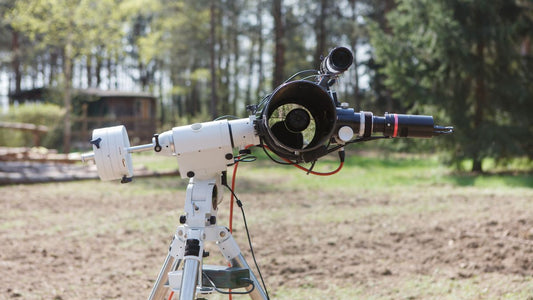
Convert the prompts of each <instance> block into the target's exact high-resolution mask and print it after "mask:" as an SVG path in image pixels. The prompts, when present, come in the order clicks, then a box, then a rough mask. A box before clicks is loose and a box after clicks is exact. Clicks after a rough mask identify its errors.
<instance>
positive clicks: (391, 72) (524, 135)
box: [370, 0, 533, 169]
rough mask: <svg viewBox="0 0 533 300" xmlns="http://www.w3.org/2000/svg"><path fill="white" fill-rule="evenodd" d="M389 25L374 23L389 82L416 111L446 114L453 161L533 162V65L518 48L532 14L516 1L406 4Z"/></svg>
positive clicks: (532, 26) (532, 24) (407, 0)
mask: <svg viewBox="0 0 533 300" xmlns="http://www.w3.org/2000/svg"><path fill="white" fill-rule="evenodd" d="M387 20H388V26H389V27H390V30H391V32H390V33H386V32H385V31H384V30H383V29H381V28H380V27H379V26H378V24H376V23H374V24H372V25H371V26H370V28H371V30H370V32H371V37H372V43H373V45H374V47H375V51H376V57H377V60H378V62H379V63H380V64H382V65H383V68H382V70H381V72H382V74H384V75H385V76H386V80H385V83H386V85H387V87H388V88H389V89H390V90H391V91H392V93H393V95H394V96H395V97H396V98H399V99H402V101H404V103H407V104H408V105H409V106H410V107H411V112H414V113H419V112H420V111H424V110H425V109H426V106H427V105H431V107H432V108H433V109H435V108H436V109H439V110H440V113H441V114H445V118H443V119H440V120H439V121H440V122H447V121H449V122H450V123H451V124H452V125H454V126H455V128H456V130H455V133H454V135H452V136H451V137H447V138H443V139H441V140H442V141H443V142H446V143H445V146H446V147H447V149H448V150H449V151H450V153H451V156H452V157H453V160H454V161H461V160H463V159H465V158H471V159H473V160H474V161H478V162H481V160H482V159H483V158H487V157H493V158H496V159H504V158H506V157H512V156H523V155H526V156H529V157H533V144H532V142H531V139H530V137H531V135H532V134H533V123H532V121H531V118H530V117H529V112H530V111H532V110H533V102H532V101H531V99H532V98H533V88H532V87H531V85H530V84H528V82H531V75H530V73H531V72H528V70H531V68H532V67H533V66H532V64H531V63H532V61H531V59H528V58H527V57H525V56H522V55H520V53H519V51H518V49H519V46H520V43H521V42H522V39H523V38H524V32H527V31H529V32H531V30H533V17H532V16H531V14H529V15H528V12H527V10H521V8H520V7H519V6H518V4H517V3H516V2H515V1H513V0H499V1H490V2H487V1H464V0H439V1H431V0H402V1H399V2H398V7H397V9H396V10H394V11H392V12H391V13H390V14H389V15H388V18H387ZM476 166H478V167H479V169H481V164H479V165H476V164H474V166H473V168H474V169H476Z"/></svg>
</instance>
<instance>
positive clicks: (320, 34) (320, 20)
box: [314, 0, 329, 68]
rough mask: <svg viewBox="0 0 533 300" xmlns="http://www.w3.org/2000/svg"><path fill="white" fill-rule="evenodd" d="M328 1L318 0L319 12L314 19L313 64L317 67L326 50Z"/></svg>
mask: <svg viewBox="0 0 533 300" xmlns="http://www.w3.org/2000/svg"><path fill="white" fill-rule="evenodd" d="M328 3H329V2H328V1H327V0H320V7H319V10H320V12H319V14H318V15H317V18H316V20H315V35H316V48H315V56H314V59H315V63H314V66H315V67H317V68H318V66H320V62H321V57H322V56H323V55H324V52H325V51H326V18H327V16H328Z"/></svg>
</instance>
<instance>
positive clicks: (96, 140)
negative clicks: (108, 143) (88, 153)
mask: <svg viewBox="0 0 533 300" xmlns="http://www.w3.org/2000/svg"><path fill="white" fill-rule="evenodd" d="M101 141H102V139H101V138H97V139H95V140H92V141H90V143H91V144H93V145H95V146H96V149H100V142H101Z"/></svg>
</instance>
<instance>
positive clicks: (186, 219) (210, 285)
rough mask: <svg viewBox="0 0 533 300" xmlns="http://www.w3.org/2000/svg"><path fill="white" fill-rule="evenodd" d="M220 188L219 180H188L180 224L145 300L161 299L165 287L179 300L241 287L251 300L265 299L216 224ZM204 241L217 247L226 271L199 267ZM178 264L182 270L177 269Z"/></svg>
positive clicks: (232, 243)
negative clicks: (177, 295) (228, 266)
mask: <svg viewBox="0 0 533 300" xmlns="http://www.w3.org/2000/svg"><path fill="white" fill-rule="evenodd" d="M220 186H221V184H220V177H218V178H211V179H204V180H196V179H195V178H191V179H190V180H189V184H188V186H187V193H186V196H185V197H186V199H185V215H183V216H181V217H180V223H182V225H180V226H178V228H177V229H176V233H175V235H174V239H173V240H172V242H171V245H170V248H169V251H168V254H167V257H166V259H165V262H164V263H163V267H162V268H161V271H160V272H159V275H158V277H157V280H156V282H155V284H154V286H153V289H152V292H151V293H150V296H149V298H148V299H150V300H156V299H165V298H164V297H165V295H166V292H167V289H168V287H169V288H171V289H172V291H174V292H179V299H180V300H192V299H195V297H196V295H199V294H200V295H201V294H210V293H212V292H214V291H215V290H218V289H219V288H231V289H234V288H245V289H246V290H247V293H249V295H250V298H251V299H253V300H259V299H263V300H265V299H268V298H267V296H266V293H265V292H264V290H263V288H262V287H261V285H260V284H259V281H258V280H257V277H256V276H255V275H254V273H253V272H252V271H251V269H250V267H249V265H248V264H247V262H246V260H245V259H244V257H243V255H242V253H241V251H240V249H239V246H238V245H237V243H236V242H235V239H234V238H233V236H232V234H231V233H230V232H229V230H228V229H227V228H226V227H223V226H218V225H216V223H217V211H218V207H217V206H218V203H219V200H221V193H219V190H220ZM206 242H215V243H216V244H217V245H218V248H219V250H220V251H221V253H222V255H223V256H224V258H225V259H226V260H227V261H228V263H229V264H230V265H231V267H230V268H223V267H220V266H207V265H204V264H203V261H202V258H203V257H204V253H205V252H204V244H205V243H206ZM181 263H183V268H182V269H181V270H179V265H180V264H181ZM167 283H168V286H167Z"/></svg>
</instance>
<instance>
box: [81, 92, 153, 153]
mask: <svg viewBox="0 0 533 300" xmlns="http://www.w3.org/2000/svg"><path fill="white" fill-rule="evenodd" d="M76 98H77V99H76V101H75V102H77V103H78V105H79V117H78V118H76V120H75V121H76V124H74V126H73V127H74V128H73V136H74V135H76V133H77V132H78V130H79V136H81V137H88V138H90V137H91V134H92V130H93V129H96V128H102V127H108V126H114V125H124V126H126V129H127V130H128V135H129V137H130V140H132V141H133V142H134V143H149V142H151V140H152V136H153V135H154V133H156V125H157V124H156V98H155V97H154V96H152V95H150V94H148V93H139V92H124V91H103V90H98V89H86V90H79V91H78V96H77V97H76ZM75 106H76V105H75Z"/></svg>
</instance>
